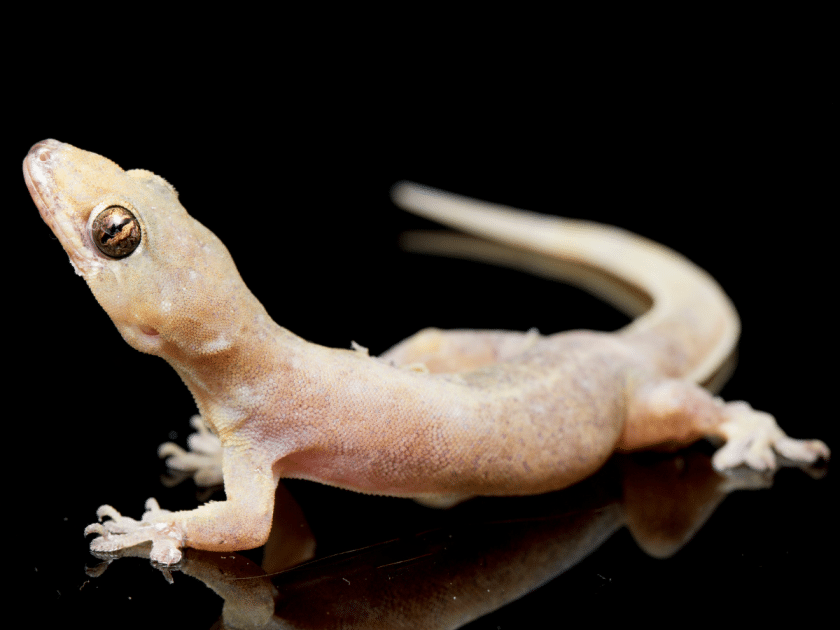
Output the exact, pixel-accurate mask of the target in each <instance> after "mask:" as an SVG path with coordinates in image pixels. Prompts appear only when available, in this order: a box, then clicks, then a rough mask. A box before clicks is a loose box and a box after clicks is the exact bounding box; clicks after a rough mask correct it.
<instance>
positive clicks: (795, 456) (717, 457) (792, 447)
mask: <svg viewBox="0 0 840 630" xmlns="http://www.w3.org/2000/svg"><path fill="white" fill-rule="evenodd" d="M723 414H724V417H725V420H724V422H722V423H721V424H720V425H719V426H718V427H717V430H718V433H719V434H720V435H721V436H722V437H723V438H724V439H725V440H726V444H724V445H723V446H722V447H721V448H720V449H718V451H717V452H716V453H715V454H714V457H713V458H712V465H713V466H714V467H715V469H717V470H726V469H728V468H735V467H736V466H740V465H741V464H746V465H747V466H749V467H750V468H754V469H756V470H773V469H775V468H776V467H777V465H778V462H777V458H776V454H779V455H781V456H782V457H784V458H786V459H787V460H790V461H791V462H794V463H804V464H813V463H814V462H816V461H818V460H820V459H822V460H828V459H829V457H830V456H831V451H829V449H828V446H826V445H825V443H824V442H821V441H820V440H797V439H794V438H791V437H788V436H787V435H786V434H785V432H784V431H782V429H781V427H780V426H779V425H778V424H777V423H776V419H775V418H774V417H773V416H771V415H770V414H769V413H765V412H763V411H756V410H755V409H753V408H752V407H751V406H750V405H749V404H748V403H746V402H744V401H735V402H730V403H727V404H726V405H724V408H723Z"/></svg>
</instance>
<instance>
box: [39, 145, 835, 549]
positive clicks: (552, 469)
mask: <svg viewBox="0 0 840 630" xmlns="http://www.w3.org/2000/svg"><path fill="white" fill-rule="evenodd" d="M23 172H24V179H25V180H26V185H27V187H28V189H29V192H30V194H31V196H32V199H33V201H34V202H35V205H36V206H37V208H38V211H39V213H40V215H41V217H42V218H43V220H44V221H45V222H46V223H47V225H48V226H49V227H50V228H51V230H52V231H53V233H54V234H55V236H56V237H57V238H58V241H59V242H60V243H61V245H62V247H63V248H64V250H65V251H66V253H67V254H68V256H69V258H70V262H71V264H72V266H73V268H74V269H75V271H76V273H77V274H78V275H80V276H82V277H83V278H84V280H85V281H86V283H87V284H88V286H89V288H90V290H91V291H92V292H93V295H94V297H95V298H96V300H97V301H98V302H99V304H100V305H101V307H102V308H103V309H104V310H105V311H106V312H107V314H108V315H109V316H110V318H111V320H112V321H113V323H114V325H115V326H116V328H117V330H118V331H119V333H120V335H122V337H123V338H124V339H125V341H126V342H128V343H129V344H130V345H131V346H132V347H134V348H135V349H137V350H139V351H141V352H145V353H149V354H152V355H156V356H159V357H162V358H163V359H165V360H166V361H167V362H168V363H169V364H170V365H171V366H172V367H173V368H174V369H175V371H176V372H177V373H178V374H179V376H180V377H181V379H182V380H183V381H184V383H185V384H186V386H187V387H188V388H189V390H190V392H191V393H192V396H193V397H194V399H195V402H196V405H197V407H198V411H199V414H200V424H201V425H202V426H205V427H206V429H207V431H206V434H207V435H208V436H211V437H210V438H209V439H210V440H211V441H212V440H215V443H216V444H217V445H218V450H219V453H220V457H221V476H222V479H223V483H224V491H225V496H226V498H225V500H223V501H215V502H212V501H211V502H209V503H206V504H204V505H201V506H199V507H197V508H195V509H192V510H184V511H177V512H170V511H168V510H165V509H162V508H161V507H160V506H159V505H158V503H157V502H156V501H155V500H154V499H149V501H148V502H147V503H146V512H145V513H144V514H143V515H142V517H141V518H140V519H139V520H136V519H133V518H130V517H127V516H123V515H122V514H121V513H120V512H118V511H117V510H116V509H115V508H113V507H111V506H109V505H103V506H101V507H100V508H99V509H98V510H97V516H98V521H97V522H95V523H93V524H91V525H89V526H88V527H87V528H86V529H85V534H86V535H90V534H95V537H94V538H93V539H92V540H91V542H90V547H91V549H92V550H94V551H99V552H113V551H117V550H119V549H123V548H127V547H131V546H134V545H137V544H140V543H148V542H151V552H150V559H151V560H153V561H154V562H157V563H159V564H161V565H172V564H175V563H177V562H179V561H180V559H181V557H182V550H183V549H184V548H185V547H192V548H196V549H206V550H215V551H232V550H242V549H250V548H254V547H258V546H260V545H262V544H263V543H264V542H265V541H266V539H267V538H268V535H269V531H270V529H271V521H272V512H273V508H274V494H275V489H276V487H277V484H278V483H279V481H280V479H282V478H294V479H308V480H313V481H316V482H320V483H323V484H328V485H332V486H336V487H339V488H345V489H349V490H354V491H358V492H363V493H370V494H379V495H389V496H396V497H408V498H413V499H415V500H418V501H420V502H422V503H426V504H429V505H436V506H447V505H453V504H455V503H457V502H459V501H463V500H465V499H467V498H470V497H474V496H510V495H527V494H537V493H544V492H548V491H553V490H558V489H562V488H565V487H568V486H570V485H572V484H574V483H576V482H578V481H580V480H582V479H584V478H586V477H588V476H590V475H592V474H593V473H594V472H595V471H597V470H598V469H599V468H600V467H601V466H602V465H603V464H604V463H605V462H606V461H607V459H609V458H610V457H611V455H612V454H613V453H614V452H616V451H618V452H630V451H637V450H644V449H651V448H666V449H672V450H673V449H677V448H679V447H681V446H683V445H688V444H690V443H692V442H695V441H697V440H699V439H701V438H704V437H707V438H712V439H715V440H718V441H720V442H722V443H723V445H722V446H721V447H720V448H719V450H717V451H716V452H715V454H714V456H713V465H714V466H715V468H717V469H719V470H725V469H729V468H734V467H738V466H741V465H746V466H749V467H751V468H755V469H759V470H764V469H772V468H775V467H776V466H777V465H778V463H779V459H778V458H777V455H781V456H783V459H784V460H791V461H794V462H801V463H812V462H815V461H817V460H820V459H824V460H827V459H828V457H829V454H830V453H829V449H828V447H827V446H826V445H825V444H824V443H823V442H821V441H819V440H797V439H793V438H790V437H788V436H787V435H786V434H785V433H784V432H783V431H782V429H781V428H780V427H779V426H778V424H777V423H776V421H775V419H774V417H773V416H772V415H770V414H768V413H765V412H762V411H757V410H754V409H753V408H752V407H751V406H750V405H749V404H747V403H745V402H743V401H735V402H724V401H723V400H721V399H719V398H717V397H715V396H713V395H712V394H711V393H710V392H709V391H708V390H706V389H704V388H703V387H701V386H700V385H699V383H702V382H703V381H704V380H705V379H707V378H709V377H710V375H712V374H713V373H714V372H715V370H717V369H718V368H719V367H720V365H721V363H722V362H723V361H724V360H725V358H726V357H727V356H729V355H730V354H731V352H732V350H733V348H734V346H735V344H736V342H737V339H738V336H739V333H740V323H739V318H738V315H737V312H736V310H735V308H734V306H733V305H732V303H731V301H730V300H729V298H728V297H727V295H726V294H725V293H724V292H723V290H722V289H721V287H720V286H719V285H718V283H717V282H716V281H715V280H714V279H712V278H711V277H710V276H709V275H708V274H707V273H706V272H704V271H703V270H702V269H700V268H699V267H697V266H696V265H694V264H693V263H691V262H690V261H688V260H687V259H686V258H684V257H683V256H681V255H679V254H677V253H676V252H674V251H672V250H670V249H668V248H666V247H665V246H663V245H660V244H657V243H654V242H652V241H650V240H647V239H645V238H643V237H640V236H637V235H635V234H632V233H630V232H627V231H625V230H622V229H619V228H615V227H610V226H605V225H600V224H597V223H593V222H587V221H581V220H570V219H561V218H557V217H549V216H544V215H539V214H536V213H532V212H526V211H521V210H515V209H513V208H508V207H504V206H498V205H494V204H490V203H485V202H480V201H476V200H472V199H468V198H465V197H460V196H457V195H453V194H449V193H444V192H442V191H439V190H435V189H431V188H427V187H423V186H419V185H417V184H411V183H406V182H403V183H400V184H398V185H396V186H395V187H394V189H393V191H392V197H393V199H394V201H395V202H396V204H397V205H399V206H401V207H403V208H404V209H407V210H409V211H412V212H415V213H417V214H419V215H422V216H426V217H428V218H431V219H434V220H436V221H438V222H441V223H444V224H447V225H449V226H451V227H454V228H457V229H460V230H462V231H464V232H467V233H470V234H472V235H474V236H476V237H479V238H480V239H483V240H486V241H498V242H501V243H505V244H507V245H509V246H512V247H515V248H518V249H519V250H522V251H525V252H532V253H535V254H539V255H540V256H544V257H548V258H551V259H556V260H566V261H572V262H575V263H577V264H580V265H584V266H587V267H591V268H594V269H598V270H600V271H602V272H604V273H607V274H610V275H612V276H615V277H617V278H620V279H622V280H623V281H624V282H626V283H627V284H629V285H631V286H633V287H636V288H638V289H639V290H641V291H644V292H645V293H646V294H648V295H649V296H650V298H651V300H652V307H651V308H650V309H649V310H648V311H646V312H645V313H643V314H641V315H640V316H639V317H637V318H636V319H634V320H633V321H632V322H631V323H630V324H629V325H627V326H626V327H624V328H622V329H620V330H618V331H616V332H595V331H586V330H577V331H568V332H561V333H556V334H548V335H542V334H539V333H537V332H536V331H529V332H517V331H500V330H489V331H481V330H466V329H465V330H440V329H436V328H428V329H424V330H421V331H420V332H418V333H416V334H415V335H413V336H411V337H409V338H408V339H406V340H404V341H402V342H400V343H398V344H397V345H395V346H394V347H393V348H391V349H390V350H388V351H387V352H385V353H384V354H382V355H381V356H378V357H374V356H369V354H368V353H367V352H366V351H365V350H364V349H362V348H360V347H354V348H350V349H333V348H327V347H323V346H320V345H317V344H313V343H309V342H307V341H305V340H304V339H302V338H300V337H298V336H297V335H295V334H294V333H292V332H291V331H289V330H287V329H285V328H283V327H281V326H280V325H278V324H277V323H275V322H274V321H273V320H272V318H271V317H270V316H269V314H268V313H267V312H266V310H265V308H264V307H263V306H262V304H261V303H260V302H259V300H258V299H257V298H256V297H255V296H254V295H253V294H252V293H251V292H250V291H249V290H248V288H247V287H246V285H245V283H244V282H243V281H242V279H241V277H240V275H239V273H238V271H237V269H236V266H235V264H234V261H233V259H232V258H231V255H230V254H229V252H228V250H227V249H226V248H225V246H224V245H223V244H222V242H221V240H219V238H217V237H216V235H215V234H213V233H212V232H211V231H210V230H209V229H207V228H206V227H204V226H203V225H202V224H201V223H199V222H198V221H197V220H196V219H194V218H193V217H191V216H190V215H189V214H187V211H186V210H185V209H184V207H183V206H182V205H181V204H180V202H179V199H178V193H177V192H176V190H175V188H174V187H173V186H172V185H171V184H169V183H168V182H167V181H166V180H165V179H164V178H162V177H160V176H158V175H155V174H154V173H152V172H150V171H147V170H142V169H133V170H123V169H122V168H120V167H119V166H118V165H117V164H115V163H114V162H113V161H111V160H109V159H107V158H105V157H102V156H100V155H97V154H95V153H91V152H88V151H84V150H81V149H78V148H76V147H73V146H71V145H69V144H65V143H61V142H58V141H57V140H44V141H42V142H39V143H37V144H35V145H34V146H33V147H32V148H31V149H30V151H29V153H28V154H27V156H26V158H25V160H24V164H23ZM183 454H184V456H185V457H186V456H189V455H193V453H186V452H184V453H183ZM196 455H197V456H200V454H196Z"/></svg>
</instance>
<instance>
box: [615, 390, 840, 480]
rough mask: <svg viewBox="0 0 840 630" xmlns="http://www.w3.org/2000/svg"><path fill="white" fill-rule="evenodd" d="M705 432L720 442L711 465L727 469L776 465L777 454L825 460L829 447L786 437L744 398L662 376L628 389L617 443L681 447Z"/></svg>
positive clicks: (630, 447) (628, 447)
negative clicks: (722, 396)
mask: <svg viewBox="0 0 840 630" xmlns="http://www.w3.org/2000/svg"><path fill="white" fill-rule="evenodd" d="M703 437H706V438H710V439H712V440H713V441H714V440H721V441H724V442H725V444H724V445H723V446H722V447H721V448H720V449H719V450H718V451H717V452H716V453H715V454H714V456H713V458H712V465H713V466H714V467H715V469H717V470H727V469H731V468H736V467H738V466H741V465H746V466H749V467H750V468H752V469H754V470H759V471H763V470H775V469H776V468H777V467H778V466H779V463H780V462H779V461H778V458H777V455H781V456H782V457H783V458H784V460H785V461H783V462H781V463H784V464H787V463H793V464H794V465H797V464H813V463H814V462H816V461H817V460H820V459H823V460H828V458H829V457H830V455H831V452H830V451H829V449H828V447H827V446H826V445H825V444H824V443H823V442H821V441H819V440H796V439H793V438H791V437H788V436H787V435H786V434H785V432H784V431H783V430H782V429H781V427H779V425H778V424H777V423H776V419H775V418H774V417H773V416H771V415H770V414H769V413H765V412H763V411H756V410H755V409H753V408H752V407H751V406H750V405H749V404H747V403H745V402H743V401H736V402H729V403H725V402H724V401H723V400H721V399H720V398H716V397H714V396H712V395H711V394H710V393H709V392H708V391H706V390H705V389H703V388H702V387H699V386H698V385H695V384H694V383H690V382H687V381H681V380H677V379H663V380H660V381H654V382H651V383H646V384H644V385H642V386H640V387H638V388H636V389H635V390H634V391H633V393H632V399H631V403H630V405H629V409H628V414H627V419H626V422H625V425H624V429H623V432H622V435H621V438H620V439H619V442H618V445H617V448H618V450H620V451H636V450H644V449H650V448H680V447H682V446H687V445H689V444H691V443H692V442H695V441H697V440H699V439H701V438H703Z"/></svg>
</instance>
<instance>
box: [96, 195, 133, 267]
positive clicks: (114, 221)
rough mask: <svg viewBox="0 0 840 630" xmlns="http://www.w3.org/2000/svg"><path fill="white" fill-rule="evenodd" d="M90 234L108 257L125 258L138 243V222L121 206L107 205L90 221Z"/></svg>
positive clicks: (98, 247)
mask: <svg viewBox="0 0 840 630" xmlns="http://www.w3.org/2000/svg"><path fill="white" fill-rule="evenodd" d="M90 236H91V238H93V242H94V243H95V244H96V247H97V249H99V251H100V252H102V253H103V254H105V255H106V256H108V257H109V258H125V257H126V256H128V255H129V254H130V253H131V252H133V251H134V250H135V249H137V246H138V245H139V244H140V223H139V222H138V221H137V217H135V216H134V215H133V214H132V213H131V212H130V211H128V210H126V209H125V208H123V207H122V206H108V207H107V208H105V209H104V210H103V211H102V212H100V213H99V214H98V215H97V216H96V218H95V219H94V220H93V223H91V226H90Z"/></svg>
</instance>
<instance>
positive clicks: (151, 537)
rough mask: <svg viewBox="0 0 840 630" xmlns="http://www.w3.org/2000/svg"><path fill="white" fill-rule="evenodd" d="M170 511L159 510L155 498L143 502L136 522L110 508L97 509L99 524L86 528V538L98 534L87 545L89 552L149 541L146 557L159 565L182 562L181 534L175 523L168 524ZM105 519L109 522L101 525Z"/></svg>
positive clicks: (115, 549) (104, 550)
mask: <svg viewBox="0 0 840 630" xmlns="http://www.w3.org/2000/svg"><path fill="white" fill-rule="evenodd" d="M170 514H172V512H170V511H169V510H162V509H161V508H160V506H159V505H158V502H157V501H155V500H154V499H149V500H148V501H146V512H145V513H144V514H143V516H142V517H141V519H140V520H139V521H136V520H134V519H133V518H129V517H127V516H123V515H122V514H120V513H119V512H117V511H116V510H115V509H114V508H112V507H111V506H110V505H103V506H101V507H100V508H99V509H98V510H96V515H97V516H98V517H99V520H100V522H99V523H93V524H91V525H88V526H87V527H86V528H85V536H87V535H88V534H99V535H98V536H97V537H96V538H94V539H93V540H92V541H91V542H90V550H91V551H98V552H102V553H110V552H114V551H118V550H120V549H126V548H128V547H133V546H134V545H139V544H140V543H144V542H147V541H150V542H151V543H152V551H151V553H150V554H149V558H150V559H151V560H152V561H154V562H158V563H160V564H165V565H170V564H175V563H177V562H178V561H180V560H181V550H180V547H183V546H184V534H183V532H182V531H181V530H180V528H179V527H178V526H177V525H175V524H174V523H171V522H167V520H168V518H169V515H170ZM105 517H107V518H108V519H109V520H106V521H104V522H102V519H103V518H105Z"/></svg>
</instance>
